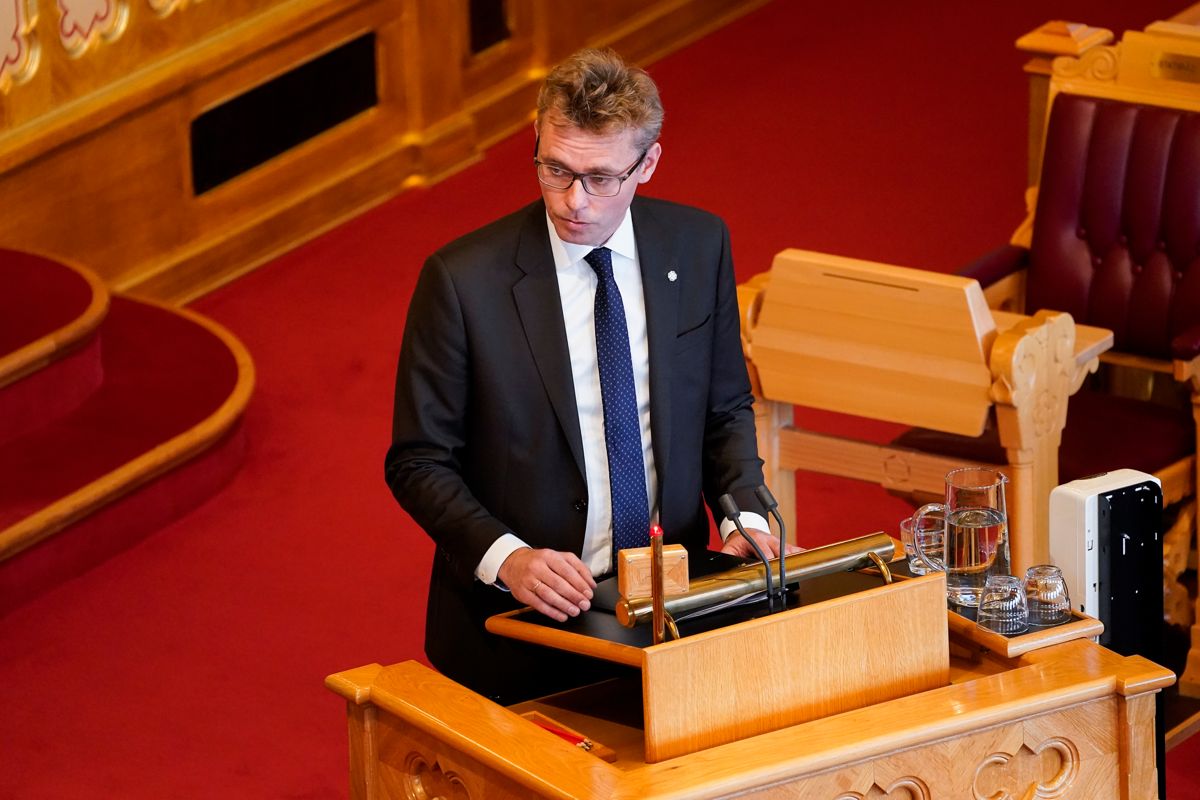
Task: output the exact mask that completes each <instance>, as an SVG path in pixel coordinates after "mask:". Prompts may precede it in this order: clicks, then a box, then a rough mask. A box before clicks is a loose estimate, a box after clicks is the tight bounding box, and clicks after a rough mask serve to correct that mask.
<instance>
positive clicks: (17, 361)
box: [0, 257, 109, 389]
mask: <svg viewBox="0 0 1200 800" xmlns="http://www.w3.org/2000/svg"><path fill="white" fill-rule="evenodd" d="M50 260H52V261H54V262H56V263H58V264H61V265H62V266H64V267H66V268H67V269H70V270H72V271H73V272H75V273H76V274H78V275H79V276H80V277H81V278H83V279H84V280H85V281H86V282H87V284H88V286H89V287H91V290H92V300H91V302H90V303H88V306H87V308H85V309H84V310H83V313H81V314H80V315H79V316H78V317H76V318H75V319H73V320H71V321H70V322H68V323H67V324H66V325H63V326H62V327H61V328H58V329H56V330H53V331H51V332H50V333H47V334H46V335H45V336H41V337H39V338H37V339H34V340H33V341H32V342H30V343H29V344H27V345H24V346H23V347H20V348H18V349H16V350H14V351H12V352H11V353H5V354H3V355H0V389H3V388H4V387H5V386H8V385H9V384H12V383H16V382H17V381H19V380H21V378H24V377H25V376H27V375H30V374H32V373H34V372H37V371H38V370H39V369H42V368H43V367H45V366H46V365H47V364H49V363H51V362H53V361H54V360H55V359H57V358H59V357H61V356H63V355H65V354H67V353H69V352H71V351H72V350H74V349H75V348H76V347H78V346H79V345H80V344H81V343H82V342H83V341H84V340H86V339H87V338H88V337H89V336H91V335H92V334H93V333H94V332H95V331H96V329H97V328H99V327H100V323H102V322H103V321H104V317H105V316H107V314H108V303H109V294H108V287H106V286H105V285H104V281H102V280H101V279H100V276H99V275H97V274H96V273H94V272H92V271H91V270H89V269H86V268H84V267H81V266H80V265H78V264H74V263H71V262H70V261H66V260H63V259H61V258H57V257H56V258H52V259H50Z"/></svg>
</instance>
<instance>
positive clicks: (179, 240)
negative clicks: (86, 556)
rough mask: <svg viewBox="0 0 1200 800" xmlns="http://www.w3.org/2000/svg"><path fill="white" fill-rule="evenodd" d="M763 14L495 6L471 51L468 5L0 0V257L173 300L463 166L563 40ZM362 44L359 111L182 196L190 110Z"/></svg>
mask: <svg viewBox="0 0 1200 800" xmlns="http://www.w3.org/2000/svg"><path fill="white" fill-rule="evenodd" d="M765 2H766V0H738V1H737V2H730V0H657V2H647V1H646V0H639V1H637V2H635V0H616V1H615V2H611V3H590V4H577V3H562V2H556V0H508V4H507V13H508V18H509V28H510V30H511V32H512V36H511V37H510V39H508V40H506V41H504V42H502V43H500V44H498V45H495V46H493V47H491V48H488V49H487V50H485V51H483V52H482V53H477V54H472V53H471V52H469V36H468V30H469V29H468V20H467V6H468V3H467V0H450V1H448V0H106V1H105V2H96V1H95V0H59V2H55V3H48V2H36V0H0V42H5V44H4V45H2V46H0V204H2V207H3V208H4V209H5V212H6V213H5V214H4V215H0V245H3V246H5V247H11V248H15V249H23V250H29V251H33V252H39V253H44V254H46V255H50V256H57V257H60V258H65V259H69V260H72V261H77V262H79V263H82V264H85V265H87V266H88V267H90V268H91V269H93V270H95V271H96V272H97V273H99V274H100V275H101V277H102V278H104V280H105V281H106V282H108V283H109V284H110V285H111V286H113V287H114V288H117V289H123V290H129V291H133V292H135V293H138V294H142V295H145V296H149V297H155V298H158V299H165V300H177V301H183V300H187V299H190V298H192V297H195V296H196V295H198V294H200V293H203V292H205V291H208V290H209V289H211V288H214V287H216V286H218V285H220V284H222V283H224V282H226V281H228V280H230V279H232V278H233V277H236V276H237V275H239V274H242V273H243V272H245V271H246V270H248V269H252V268H253V267H254V266H256V265H257V264H259V263H262V262H263V261H264V260H267V259H269V258H271V257H274V256H275V255H278V254H279V253H280V252H282V251H284V250H286V249H288V248H290V247H294V246H295V245H297V244H299V243H300V242H302V241H304V240H305V239H308V238H311V237H312V236H314V235H317V234H318V233H320V232H322V231H324V230H327V229H328V228H330V227H332V226H334V225H336V224H337V223H339V222H341V221H342V220H344V219H346V218H348V217H350V216H352V215H354V214H357V213H360V212H361V211H363V210H365V209H366V208H368V207H370V206H372V205H374V204H377V203H379V202H381V201H382V200H384V199H386V198H388V197H390V196H392V195H394V194H395V193H397V192H398V191H400V190H402V189H403V188H404V187H406V186H412V185H419V184H423V183H429V182H432V181H436V180H438V179H440V178H441V177H442V176H444V175H446V174H448V173H450V172H452V171H455V170H457V169H461V168H462V167H463V166H464V165H466V164H469V163H470V162H471V161H472V160H474V159H476V158H478V157H479V154H480V152H481V151H482V149H483V148H484V147H486V146H488V145H489V144H491V143H493V142H494V141H496V140H497V139H499V138H501V137H503V136H506V135H508V134H509V133H511V132H513V131H514V130H516V129H517V128H519V127H521V126H523V125H526V124H528V123H529V121H530V120H531V119H532V116H533V105H534V100H535V96H536V89H537V86H538V83H539V82H540V79H541V77H542V75H544V74H545V70H546V69H547V67H548V65H551V64H553V63H554V62H555V61H557V60H558V59H560V58H561V57H562V56H563V55H565V54H568V53H570V52H572V51H574V50H575V49H577V48H578V47H581V46H584V45H606V44H612V45H614V46H616V47H617V48H618V49H619V50H620V51H621V52H622V53H623V54H625V55H626V57H628V58H629V59H630V60H633V61H638V62H641V63H646V62H647V61H649V60H652V59H653V58H656V57H658V56H661V55H662V54H664V53H666V52H669V51H670V50H672V49H674V48H676V47H679V46H680V45H682V44H683V43H685V42H687V41H690V40H691V39H694V38H696V37H697V36H699V35H702V34H703V33H706V32H708V31H710V30H712V29H714V28H716V27H718V26H719V25H721V24H724V23H725V22H727V21H728V20H729V19H732V18H733V17H735V16H737V15H739V14H742V13H745V12H746V11H748V10H750V9H752V8H754V7H756V6H759V5H762V4H763V3H765ZM64 32H66V34H69V35H66V34H64ZM10 33H11V34H12V38H11V41H9V35H10ZM365 33H374V35H375V37H376V83H377V90H378V97H379V100H378V104H377V106H375V107H374V108H372V109H370V110H369V111H366V112H364V113H361V114H358V115H357V116H355V117H353V118H351V119H349V120H347V121H345V122H342V123H341V124H339V125H337V126H335V127H334V128H332V129H330V130H327V131H325V132H324V133H322V134H319V135H317V136H316V137H314V138H312V139H309V140H308V141H306V142H304V143H302V144H301V145H299V146H296V147H294V148H292V149H290V150H288V151H286V152H284V153H282V154H281V155H278V156H276V157H275V158H272V159H270V160H269V161H267V162H265V163H263V164H261V165H259V166H258V167H255V168H253V169H251V170H249V171H247V172H245V173H243V174H241V175H239V176H237V177H235V178H233V179H232V180H229V181H228V182H226V183H224V184H221V185H219V186H218V187H217V188H215V189H213V190H211V191H209V192H206V193H204V194H202V195H199V196H197V195H195V193H194V191H193V187H192V185H191V163H190V147H191V143H190V140H189V136H190V125H191V123H192V121H193V120H194V119H195V118H196V117H197V116H198V115H200V114H201V113H203V112H205V111H206V110H209V109H211V108H213V107H215V106H218V105H220V104H221V103H223V102H225V101H227V100H229V99H231V98H234V97H237V96H239V95H241V94H243V93H245V92H246V91H248V90H250V89H252V88H254V87H256V86H259V85H261V84H263V83H264V82H266V81H268V80H271V79H272V78H274V77H277V76H279V75H281V74H283V73H286V72H288V71H290V70H292V69H294V68H295V67H297V66H299V65H301V64H303V63H306V62H308V61H310V60H312V59H313V58H315V57H317V56H319V55H321V54H323V53H325V52H327V51H329V50H331V49H333V48H335V47H337V46H339V45H341V44H343V43H345V42H348V41H350V40H352V39H355V38H357V37H359V36H361V35H363V34H365Z"/></svg>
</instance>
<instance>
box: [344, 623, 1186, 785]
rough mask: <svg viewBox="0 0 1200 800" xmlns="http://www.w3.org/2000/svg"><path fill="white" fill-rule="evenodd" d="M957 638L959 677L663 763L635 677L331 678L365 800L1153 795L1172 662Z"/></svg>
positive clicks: (377, 670) (1076, 645) (391, 671)
mask: <svg viewBox="0 0 1200 800" xmlns="http://www.w3.org/2000/svg"><path fill="white" fill-rule="evenodd" d="M847 635H853V633H852V632H847ZM952 651H953V652H954V653H957V655H952V657H951V670H950V675H951V683H950V685H948V686H943V687H941V688H937V689H933V690H929V691H925V692H921V693H918V694H913V695H909V696H907V697H901V698H899V699H896V700H889V701H887V702H884V703H879V704H876V705H873V706H868V707H866V708H861V709H857V710H854V711H848V712H844V713H841V714H836V715H833V716H829V717H825V718H822V719H817V720H813V721H810V722H804V723H801V724H798V725H794V726H791V727H787V728H784V729H781V730H776V731H772V732H770V733H763V734H760V735H757V736H752V737H749V738H746V739H742V740H740V741H735V742H731V743H728V744H723V745H719V746H716V747H712V748H709V749H706V750H702V751H700V752H696V753H692V754H689V755H684V756H679V757H677V758H670V759H667V760H664V761H660V762H658V763H654V764H648V763H645V761H644V758H643V755H642V753H643V742H642V735H643V734H642V731H641V730H640V727H639V726H640V725H641V719H642V716H641V707H640V703H641V696H640V690H641V687H640V684H639V683H637V682H635V681H625V682H623V681H611V682H608V683H604V684H597V685H595V686H591V687H585V688H584V689H579V690H575V691H572V692H568V693H564V694H562V695H557V696H554V697H550V698H544V699H541V700H537V701H532V702H529V703H522V704H520V705H518V706H514V707H512V708H505V707H502V706H499V705H496V704H495V703H492V702H490V701H489V700H487V699H485V698H483V697H481V696H479V695H477V694H475V693H473V692H471V691H469V690H467V689H466V688H464V687H462V686H460V685H458V684H456V683H454V682H453V681H451V680H449V679H447V678H445V677H443V676H441V675H439V674H438V673H436V672H435V671H433V670H431V669H429V668H427V667H425V666H423V665H421V664H419V663H417V662H413V661H408V662H404V663H401V664H396V665H393V666H389V667H383V666H380V665H378V664H372V665H369V666H364V667H360V668H358V669H353V670H349V671H347V672H342V673H338V674H336V675H333V676H330V677H329V678H328V679H327V681H326V684H327V686H329V688H331V689H332V690H334V691H335V692H337V693H338V694H340V695H342V696H343V697H345V698H346V700H347V701H348V702H347V706H348V713H349V727H350V762H351V769H350V776H351V790H352V794H351V796H352V797H354V798H358V799H360V800H362V799H365V798H391V797H397V798H426V797H429V798H432V797H445V798H447V799H448V800H465V799H466V798H471V799H472V800H479V799H480V798H529V797H554V798H605V799H606V800H607V799H608V798H681V799H682V798H689V800H690V799H692V798H716V797H732V796H737V797H750V798H829V800H863V799H864V798H884V797H893V798H894V797H904V798H909V797H912V798H927V799H930V800H932V799H934V798H952V799H953V800H959V799H960V798H972V797H976V798H990V797H1001V796H1003V795H1004V793H1007V795H1009V796H1012V797H1034V796H1037V797H1060V798H1076V799H1077V800H1105V799H1106V798H1113V800H1117V799H1118V798H1119V799H1121V800H1151V798H1155V797H1157V775H1156V771H1155V767H1154V764H1155V759H1154V693H1155V692H1156V691H1157V690H1158V689H1161V688H1162V687H1164V686H1168V685H1170V684H1171V683H1172V682H1173V681H1174V675H1173V674H1172V673H1171V672H1170V671H1168V670H1166V669H1164V668H1162V667H1159V666H1157V665H1155V664H1153V663H1151V662H1150V661H1147V660H1146V659H1144V658H1142V657H1140V656H1132V657H1123V656H1119V655H1117V654H1115V653H1113V652H1111V651H1109V650H1107V649H1105V648H1102V647H1100V646H1099V645H1096V644H1094V643H1093V642H1091V641H1090V640H1086V639H1079V640H1074V641H1069V642H1064V643H1061V644H1055V645H1052V646H1049V647H1046V648H1043V649H1039V650H1035V651H1033V652H1029V653H1026V654H1024V655H1020V656H1017V657H1013V658H1005V657H1003V656H999V655H994V654H991V653H988V652H984V651H980V650H979V649H977V648H975V647H971V648H968V647H964V646H962V643H958V644H957V645H956V647H954V648H952ZM755 677H756V678H757V679H760V680H769V679H770V676H767V675H758V676H755ZM735 680H736V678H735V676H733V675H730V676H729V681H730V684H729V685H728V686H724V687H719V686H714V687H713V691H731V690H733V686H734V684H733V682H734V681H735ZM535 709H536V710H538V711H541V712H542V713H543V714H545V715H546V716H548V717H550V718H552V719H554V720H557V721H559V722H562V723H564V724H565V725H566V726H569V727H570V728H573V729H575V730H578V731H580V732H582V733H583V734H585V735H587V736H589V737H591V738H592V739H594V740H596V741H598V742H601V743H603V744H604V745H607V746H608V747H610V748H612V749H614V750H616V752H617V760H616V762H615V763H608V762H605V761H602V760H601V759H599V758H597V757H596V756H594V755H591V754H589V753H587V752H585V751H583V750H581V749H579V748H578V747H575V746H573V745H571V744H568V743H567V742H566V741H564V740H563V739H560V738H559V737H557V736H555V735H554V734H552V733H549V732H547V731H545V730H543V729H541V728H539V727H537V726H536V725H534V724H533V723H531V722H529V721H527V720H526V719H524V718H522V717H521V716H520V713H522V712H525V711H528V710H535ZM902 790H904V791H902Z"/></svg>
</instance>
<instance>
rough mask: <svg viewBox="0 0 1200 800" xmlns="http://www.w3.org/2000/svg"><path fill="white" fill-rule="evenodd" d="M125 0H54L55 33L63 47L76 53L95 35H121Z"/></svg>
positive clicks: (108, 36)
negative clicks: (56, 28) (57, 22)
mask: <svg viewBox="0 0 1200 800" xmlns="http://www.w3.org/2000/svg"><path fill="white" fill-rule="evenodd" d="M128 11H129V9H128V7H127V6H126V4H125V0H58V12H59V18H60V22H59V25H58V35H59V38H61V39H62V43H63V47H65V48H66V49H67V52H68V53H71V54H72V55H80V54H82V53H83V52H84V51H86V50H87V49H88V48H90V47H91V46H92V45H93V44H94V43H95V42H96V41H97V40H98V39H101V38H104V39H107V40H112V39H115V38H117V37H118V36H120V35H121V32H122V31H123V30H124V29H125V21H126V19H127V18H128V16H129V13H128Z"/></svg>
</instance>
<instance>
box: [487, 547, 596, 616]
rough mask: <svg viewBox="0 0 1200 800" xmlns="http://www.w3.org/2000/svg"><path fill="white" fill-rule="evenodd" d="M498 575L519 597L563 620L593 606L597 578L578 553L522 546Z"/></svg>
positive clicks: (509, 558)
mask: <svg viewBox="0 0 1200 800" xmlns="http://www.w3.org/2000/svg"><path fill="white" fill-rule="evenodd" d="M497 577H499V578H500V580H501V581H503V582H504V585H505V586H507V587H508V590H509V591H510V592H512V596H513V597H515V598H516V599H517V600H519V601H520V602H522V603H525V604H526V605H528V606H531V607H532V608H533V609H534V610H535V611H540V612H541V613H543V614H545V615H546V616H547V617H550V618H551V619H554V620H558V621H559V622H563V621H564V620H566V618H567V617H568V616H572V617H577V616H579V614H580V612H582V611H587V610H588V609H589V608H591V607H592V603H591V600H592V590H593V589H595V588H596V581H595V579H594V578H592V574H591V573H590V572H588V568H587V567H585V566H584V565H583V562H582V561H580V560H579V556H577V555H575V554H574V553H562V552H559V551H557V550H550V549H542V550H534V549H532V548H529V547H522V548H520V549H519V550H514V551H513V552H512V554H511V555H509V557H508V558H506V559H504V563H503V564H501V565H500V571H499V573H498V574H497Z"/></svg>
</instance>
